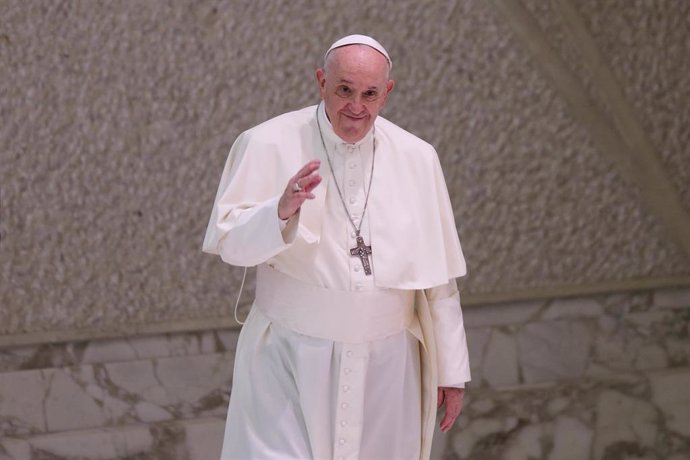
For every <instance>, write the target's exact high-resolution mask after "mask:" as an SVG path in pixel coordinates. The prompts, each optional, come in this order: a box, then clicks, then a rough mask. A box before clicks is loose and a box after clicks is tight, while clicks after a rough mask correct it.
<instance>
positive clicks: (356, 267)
mask: <svg viewBox="0 0 690 460" xmlns="http://www.w3.org/2000/svg"><path fill="white" fill-rule="evenodd" d="M361 269H362V267H360V266H359V265H355V271H356V272H358V271H360V270H361ZM357 287H359V286H357Z"/></svg>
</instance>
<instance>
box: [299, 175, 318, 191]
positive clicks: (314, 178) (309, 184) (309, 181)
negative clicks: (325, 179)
mask: <svg viewBox="0 0 690 460" xmlns="http://www.w3.org/2000/svg"><path fill="white" fill-rule="evenodd" d="M321 180H322V177H321V176H319V175H318V174H312V175H310V176H307V177H306V178H305V179H302V180H301V182H300V186H301V187H302V189H304V191H305V192H311V191H312V190H314V189H315V188H316V186H317V185H319V184H320V183H321Z"/></svg>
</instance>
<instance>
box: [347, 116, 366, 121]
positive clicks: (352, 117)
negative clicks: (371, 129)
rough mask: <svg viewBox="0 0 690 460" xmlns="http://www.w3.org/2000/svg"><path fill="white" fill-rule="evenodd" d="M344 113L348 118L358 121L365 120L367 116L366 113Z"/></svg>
mask: <svg viewBox="0 0 690 460" xmlns="http://www.w3.org/2000/svg"><path fill="white" fill-rule="evenodd" d="M343 115H345V116H346V117H347V118H349V119H351V120H357V121H359V120H364V119H365V118H366V115H348V114H343Z"/></svg>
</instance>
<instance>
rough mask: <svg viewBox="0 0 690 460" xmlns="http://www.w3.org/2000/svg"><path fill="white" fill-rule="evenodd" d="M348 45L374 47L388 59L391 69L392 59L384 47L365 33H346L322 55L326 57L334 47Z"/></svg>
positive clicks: (390, 68)
mask: <svg viewBox="0 0 690 460" xmlns="http://www.w3.org/2000/svg"><path fill="white" fill-rule="evenodd" d="M348 45H366V46H369V47H371V48H374V49H375V50H376V51H378V52H379V53H381V54H383V56H384V57H385V58H386V60H387V61H388V68H389V70H392V69H393V61H391V58H390V56H388V52H387V51H386V49H385V48H384V47H383V46H382V45H381V43H379V42H378V41H376V40H374V39H373V38H371V37H369V36H367V35H359V34H354V35H348V36H347V37H343V38H341V39H339V40H337V41H336V42H335V43H333V44H332V45H331V47H330V48H328V51H326V54H325V55H324V59H325V58H327V57H328V53H330V52H331V51H333V50H334V49H336V48H340V47H342V46H348Z"/></svg>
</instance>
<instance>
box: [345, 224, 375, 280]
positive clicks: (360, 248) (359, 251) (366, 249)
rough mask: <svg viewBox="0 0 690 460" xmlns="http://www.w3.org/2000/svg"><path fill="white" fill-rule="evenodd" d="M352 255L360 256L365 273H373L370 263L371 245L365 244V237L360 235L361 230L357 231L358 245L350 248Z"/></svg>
mask: <svg viewBox="0 0 690 460" xmlns="http://www.w3.org/2000/svg"><path fill="white" fill-rule="evenodd" d="M350 255H351V256H353V257H359V260H361V261H362V267H364V274H365V275H371V265H370V264H369V256H370V255H371V246H367V245H366V244H364V238H362V237H361V236H359V232H357V246H356V247H354V248H352V249H350Z"/></svg>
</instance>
